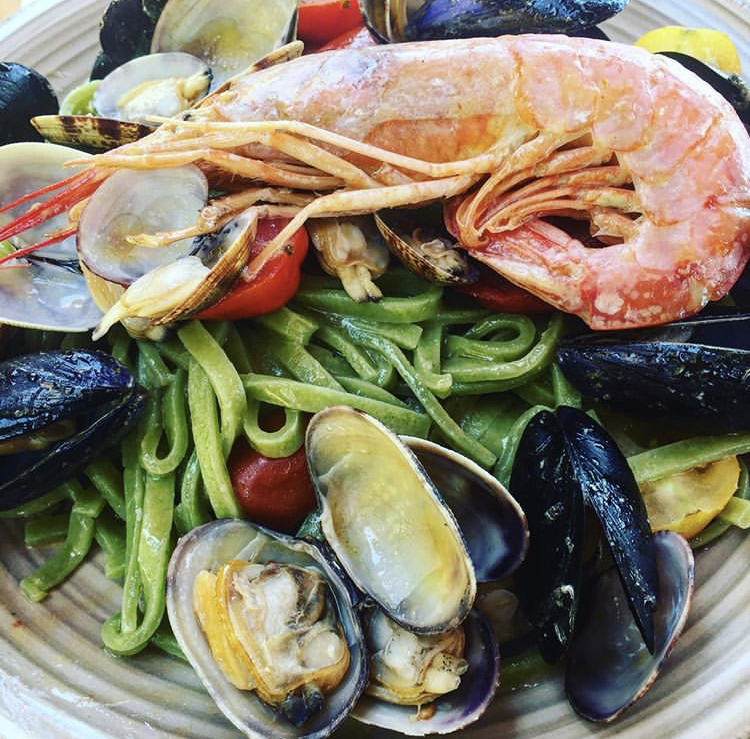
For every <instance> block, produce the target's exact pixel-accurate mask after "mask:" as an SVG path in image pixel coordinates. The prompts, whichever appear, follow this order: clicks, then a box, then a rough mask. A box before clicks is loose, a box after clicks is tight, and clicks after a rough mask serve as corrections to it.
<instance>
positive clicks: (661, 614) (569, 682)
mask: <svg viewBox="0 0 750 739" xmlns="http://www.w3.org/2000/svg"><path fill="white" fill-rule="evenodd" d="M654 545H655V550H656V561H657V567H658V572H659V598H658V605H657V609H656V611H655V613H654V627H655V635H656V638H655V648H654V651H653V654H652V653H650V652H649V650H648V649H647V648H646V645H645V644H644V643H643V639H642V638H641V634H640V632H639V630H638V628H637V626H636V624H635V622H634V620H633V618H632V616H631V614H630V611H629V610H628V609H627V608H626V607H624V602H625V594H624V592H623V590H622V585H621V582H620V579H619V577H618V576H617V574H616V572H615V571H614V570H612V569H610V570H608V571H606V572H605V573H603V574H602V575H600V577H599V579H598V581H597V582H596V584H595V588H594V592H593V594H592V600H593V601H594V605H593V608H592V609H591V611H590V612H589V614H588V617H587V618H586V619H585V622H584V623H582V625H581V628H580V629H579V630H578V632H577V633H576V637H575V639H574V641H573V645H572V648H571V651H570V655H569V659H568V665H567V671H566V676H565V689H566V692H567V694H568V699H569V700H570V703H571V705H572V706H573V708H574V709H575V710H576V712H577V713H579V714H580V715H581V716H583V717H584V718H587V719H590V720H592V721H611V720H612V719H614V718H616V717H617V716H618V715H619V714H620V713H621V712H622V711H624V710H625V709H626V708H627V707H628V706H630V705H631V704H632V703H633V702H634V701H636V700H637V699H638V698H640V697H641V696H642V695H643V694H644V693H645V692H646V691H647V690H648V688H649V687H650V686H651V684H652V683H653V681H654V680H655V679H656V676H657V675H658V673H659V671H660V669H661V667H662V665H663V662H664V660H665V658H666V657H667V655H668V654H669V652H670V650H671V649H672V647H673V646H674V643H675V641H676V640H677V637H678V636H679V635H680V633H681V632H682V629H683V628H684V626H685V622H686V620H687V616H688V611H689V607H690V601H691V597H692V593H693V581H694V563H693V554H692V551H691V549H690V546H689V545H688V543H687V542H686V541H685V539H684V538H683V537H681V536H680V535H679V534H675V533H673V532H671V531H660V532H659V533H657V534H655V535H654Z"/></svg>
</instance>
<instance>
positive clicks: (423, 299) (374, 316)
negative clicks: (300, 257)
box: [295, 283, 443, 323]
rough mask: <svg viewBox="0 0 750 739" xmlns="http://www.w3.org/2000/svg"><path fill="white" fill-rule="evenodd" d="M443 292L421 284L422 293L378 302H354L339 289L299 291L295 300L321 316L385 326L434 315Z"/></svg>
mask: <svg viewBox="0 0 750 739" xmlns="http://www.w3.org/2000/svg"><path fill="white" fill-rule="evenodd" d="M442 294H443V290H442V288H441V287H440V286H439V285H436V284H427V283H425V287H424V291H423V292H421V293H419V294H418V295H415V296H413V297H409V298H382V299H381V300H379V301H378V302H376V303H375V302H367V303H356V302H355V301H354V300H352V299H351V298H350V297H349V296H348V295H347V294H346V293H345V292H344V291H343V290H327V289H308V288H303V289H302V290H300V291H299V292H298V293H297V295H296V297H295V301H296V302H298V303H300V304H302V305H304V306H305V307H307V308H312V309H314V310H318V311H321V312H323V313H336V314H338V315H343V316H351V317H353V318H364V319H366V320H369V321H384V322H386V323H419V322H420V321H427V320H429V319H430V318H434V317H435V316H436V315H437V311H438V308H439V306H440V299H441V297H442Z"/></svg>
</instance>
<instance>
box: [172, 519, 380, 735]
mask: <svg viewBox="0 0 750 739" xmlns="http://www.w3.org/2000/svg"><path fill="white" fill-rule="evenodd" d="M233 559H240V560H242V559H246V560H248V561H252V562H260V563H265V562H269V561H273V562H279V563H293V564H298V565H302V566H305V567H313V568H315V569H317V570H318V571H319V572H320V573H321V574H322V575H323V576H324V577H325V579H326V580H327V582H328V584H329V585H330V589H331V593H332V596H333V599H334V602H335V604H336V607H337V609H338V616H339V619H340V622H341V625H342V628H343V631H344V634H345V636H346V639H347V642H348V645H349V649H350V652H351V663H350V665H349V670H348V672H347V674H346V676H345V677H344V680H343V682H342V683H341V685H339V687H338V688H337V689H336V690H335V691H334V692H333V693H332V694H331V695H329V696H327V698H326V704H325V707H324V708H323V710H322V711H321V712H320V713H318V714H316V715H314V716H313V717H311V718H310V719H309V720H308V721H307V722H306V723H305V724H304V726H302V727H295V726H294V725H292V724H291V723H289V722H287V721H284V720H283V719H281V718H280V717H279V715H278V714H277V713H275V712H274V711H273V710H272V709H270V708H269V707H268V706H266V705H265V704H264V703H263V702H262V701H260V700H259V699H258V698H257V697H256V696H255V694H254V693H249V692H246V691H241V690H238V689H237V688H235V687H234V686H233V685H232V684H231V683H230V682H229V680H227V678H226V677H225V676H224V673H223V672H222V671H221V668H220V667H219V666H218V665H217V664H216V662H215V661H214V659H213V657H212V655H211V651H210V648H209V646H208V642H207V641H206V638H205V636H204V635H203V631H202V630H201V627H200V624H199V623H198V619H197V618H196V616H195V613H194V611H193V583H194V582H195V578H196V576H197V575H198V573H199V572H200V571H201V570H211V569H214V568H216V567H218V566H219V565H221V564H224V563H225V562H228V561H230V560H233ZM167 613H168V615H169V622H170V624H171V626H172V630H173V631H174V634H175V636H176V637H177V641H178V642H179V644H180V647H181V648H182V650H183V652H184V653H185V656H186V657H187V658H188V660H189V662H190V664H191V665H192V666H193V669H194V670H195V672H196V673H197V674H198V677H199V678H200V679H201V681H202V682H203V685H204V686H205V687H206V690H207V691H208V692H209V694H210V695H211V697H212V698H213V699H214V701H216V704H217V705H218V706H219V708H220V709H221V711H222V712H223V713H224V715H225V716H226V717H227V718H228V719H229V720H230V721H231V722H232V723H233V724H234V725H235V726H236V727H237V728H238V729H239V730H240V731H242V732H243V733H244V734H245V736H248V737H251V739H323V737H326V736H328V735H329V734H330V733H331V732H332V731H334V730H335V729H336V727H337V726H338V725H339V724H340V723H341V722H342V721H343V720H344V719H345V718H346V716H347V714H348V713H349V711H350V709H351V707H352V706H353V705H354V703H355V702H356V701H357V699H358V698H359V696H360V695H361V693H362V691H363V690H364V686H365V681H366V678H367V662H366V654H365V649H364V638H363V635H362V629H361V627H360V624H359V620H358V618H357V616H356V615H355V614H354V611H353V609H352V604H351V601H350V599H349V596H348V594H347V591H346V587H345V586H344V584H343V583H342V582H341V580H340V579H339V577H338V576H337V575H336V573H335V571H334V570H333V569H332V568H331V567H330V566H329V564H328V563H327V561H326V560H325V558H324V557H323V556H322V555H321V554H320V553H319V552H318V550H317V549H316V548H315V547H314V546H312V545H311V544H309V543H307V542H304V541H300V540H298V539H292V538H291V537H288V536H284V535H282V534H278V533H275V532H272V531H269V530H267V529H264V528H262V527H260V526H256V525H254V524H251V523H249V522H247V521H239V520H236V519H223V520H221V521H213V522H212V523H208V524H206V525H204V526H201V527H199V528H197V529H194V530H193V531H191V532H190V533H189V534H187V535H186V536H184V537H183V538H182V539H180V540H179V542H178V543H177V547H176V548H175V550H174V553H173V554H172V558H171V560H170V563H169V572H168V575H167Z"/></svg>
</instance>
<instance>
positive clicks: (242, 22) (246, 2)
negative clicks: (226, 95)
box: [151, 0, 297, 87]
mask: <svg viewBox="0 0 750 739" xmlns="http://www.w3.org/2000/svg"><path fill="white" fill-rule="evenodd" d="M296 33H297V2H296V0H169V1H168V2H167V3H166V5H165V6H164V8H163V10H162V11H161V14H160V16H159V20H158V22H157V24H156V28H155V29H154V34H153V38H152V40H151V52H152V53H156V52H166V51H184V52H188V53H190V54H193V55H194V56H196V57H198V58H200V59H203V60H204V61H205V62H206V64H208V66H210V67H211V71H212V72H213V84H214V86H215V87H218V86H219V85H221V84H222V83H223V82H224V81H225V80H227V79H228V78H229V77H231V76H233V75H235V74H237V73H238V72H241V71H242V70H244V69H245V68H246V67H249V66H250V65H251V64H252V63H253V62H255V61H257V60H258V59H260V58H261V57H263V56H265V55H266V54H268V53H269V52H271V51H273V50H274V49H277V48H279V47H281V46H283V45H284V44H286V43H288V42H290V41H293V40H294V38H295V36H296Z"/></svg>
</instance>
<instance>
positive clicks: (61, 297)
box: [0, 142, 101, 332]
mask: <svg viewBox="0 0 750 739" xmlns="http://www.w3.org/2000/svg"><path fill="white" fill-rule="evenodd" d="M78 155H79V153H78V152H73V151H72V150H71V149H68V148H66V147H63V146H55V145H53V144H43V143H37V142H27V143H18V144H8V145H7V146H3V147H0V208H2V207H3V206H7V205H10V203H13V202H15V201H16V200H17V199H19V198H20V197H22V196H23V195H25V194H26V193H29V192H34V191H36V190H39V189H41V188H44V187H46V186H48V185H51V184H53V183H55V182H59V181H60V180H63V179H65V178H66V177H70V176H71V175H72V174H75V173H76V171H79V170H77V169H76V168H70V167H64V166H63V164H64V163H65V162H67V161H69V160H70V159H71V158H72V157H73V156H78ZM44 199H45V198H44V196H43V197H40V198H38V199H36V200H32V201H27V202H24V203H21V204H19V205H16V206H14V207H13V208H9V209H8V210H5V211H4V212H2V213H0V227H1V226H3V225H5V224H6V223H9V222H11V221H12V220H14V219H15V218H18V217H20V216H22V215H23V214H24V213H26V212H27V210H28V209H29V207H33V206H34V205H35V204H36V203H39V202H42V201H43V200H44ZM66 225H67V219H66V217H65V215H59V216H55V217H54V218H52V219H51V220H49V221H47V222H46V223H44V224H42V225H40V226H35V227H33V228H30V229H28V230H26V231H25V232H24V233H23V234H20V235H19V236H14V237H13V238H12V239H11V240H10V246H12V247H14V248H16V249H21V248H23V247H26V246H31V245H33V244H36V243H39V242H41V241H44V240H45V239H46V238H47V236H48V234H49V233H52V232H54V231H56V230H58V229H62V228H65V226H66ZM17 264H18V265H19V266H17V267H12V268H10V269H2V270H0V323H7V324H12V325H14V326H22V327H26V328H37V329H41V330H48V331H72V332H78V331H87V330H88V329H90V328H93V327H94V326H95V325H96V323H97V322H98V320H99V319H100V318H101V312H100V311H99V309H98V308H97V306H96V305H95V303H94V301H93V300H92V298H91V295H90V294H89V292H88V290H87V289H86V283H85V280H84V278H83V275H82V274H81V272H80V270H79V268H78V257H77V254H76V245H75V237H74V236H71V237H69V238H67V239H64V240H63V241H61V242H59V243H55V244H52V245H50V246H46V247H44V248H43V249H40V250H38V251H36V252H35V253H34V254H32V255H31V256H29V257H22V258H20V259H19V261H18V262H17ZM20 265H23V266H20Z"/></svg>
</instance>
